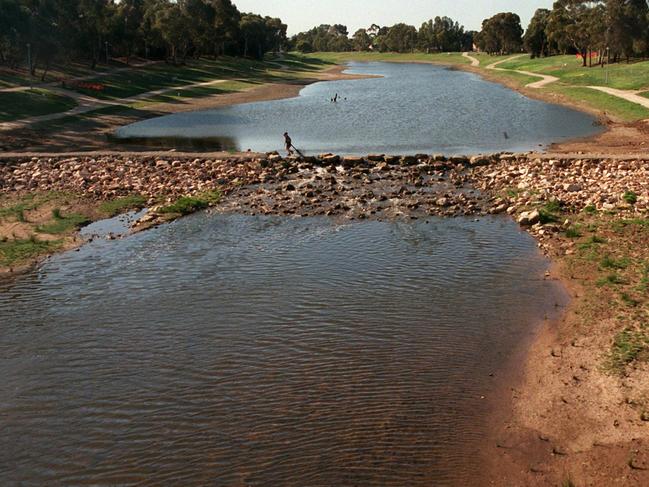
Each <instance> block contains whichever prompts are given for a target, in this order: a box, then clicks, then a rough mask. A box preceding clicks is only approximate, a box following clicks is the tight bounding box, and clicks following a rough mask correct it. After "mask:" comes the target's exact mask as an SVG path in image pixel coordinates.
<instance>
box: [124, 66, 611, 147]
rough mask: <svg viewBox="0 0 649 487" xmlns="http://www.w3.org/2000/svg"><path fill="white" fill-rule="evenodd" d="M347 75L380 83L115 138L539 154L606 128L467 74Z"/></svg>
mask: <svg viewBox="0 0 649 487" xmlns="http://www.w3.org/2000/svg"><path fill="white" fill-rule="evenodd" d="M349 72H350V73H354V74H364V75H379V76H380V77H378V78H367V79H359V80H342V81H332V82H320V83H315V84H312V85H309V86H307V87H305V88H304V89H303V90H302V91H301V92H300V95H299V96H298V97H295V98H290V99H284V100H275V101H267V102H259V103H249V104H243V105H236V106H232V107H228V108H220V109H215V110H204V111H195V112H185V113H177V114H173V115H168V116H164V117H158V118H154V119H150V120H145V121H142V122H138V123H135V124H132V125H128V126H126V127H122V128H120V129H118V130H117V132H116V134H115V135H116V137H117V138H118V139H124V140H130V141H131V142H134V143H138V144H143V143H144V144H151V145H165V146H173V147H188V148H211V149H227V150H247V149H251V150H253V151H260V152H261V151H272V150H278V149H280V148H282V142H283V137H282V134H283V133H284V132H285V131H288V132H289V133H290V134H291V136H292V137H293V142H294V144H295V145H296V147H298V148H299V149H300V150H302V151H303V152H305V153H313V154H317V153H323V152H332V153H337V154H357V155H358V154H360V155H366V154H368V153H386V154H415V153H444V154H475V153H487V152H498V151H526V150H536V149H539V148H540V147H543V146H547V145H548V144H550V143H553V142H561V141H565V140H567V139H571V138H575V137H584V136H588V135H593V134H596V133H598V132H600V131H601V128H600V127H597V126H596V124H595V119H594V118H593V117H592V116H590V115H587V114H585V113H582V112H579V111H576V110H573V109H570V108H567V107H564V106H560V105H553V104H549V103H545V102H542V101H538V100H532V99H530V98H527V97H525V96H523V95H521V94H520V93H518V92H516V91H513V90H510V89H509V88H506V87H504V86H502V85H499V84H496V83H492V82H489V81H486V80H484V79H482V78H481V77H480V76H478V75H476V74H473V73H468V72H465V71H459V70H452V69H448V68H444V67H440V66H434V65H430V64H397V63H350V65H349ZM336 94H338V96H339V100H338V102H337V103H332V102H331V99H332V98H333V97H334V96H335V95H336Z"/></svg>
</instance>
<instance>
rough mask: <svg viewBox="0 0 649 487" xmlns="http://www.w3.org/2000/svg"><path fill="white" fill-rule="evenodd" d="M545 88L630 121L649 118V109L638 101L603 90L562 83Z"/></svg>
mask: <svg viewBox="0 0 649 487" xmlns="http://www.w3.org/2000/svg"><path fill="white" fill-rule="evenodd" d="M544 90H547V91H549V92H551V93H558V94H561V95H565V96H566V97H568V98H571V99H573V100H575V101H578V102H580V103H583V104H586V105H588V106H590V107H592V108H595V109H597V110H601V111H603V112H606V113H607V114H608V115H614V116H616V117H618V118H621V119H622V120H625V121H628V122H632V121H635V120H643V119H646V118H649V109H647V108H645V107H643V106H640V105H638V104H637V103H631V102H629V101H626V100H623V99H622V98H618V97H617V96H612V95H608V94H606V93H602V92H601V91H597V90H592V89H589V88H581V87H570V86H561V85H560V84H556V85H554V84H553V85H549V86H548V87H547V88H545V89H544Z"/></svg>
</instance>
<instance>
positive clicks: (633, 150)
mask: <svg viewBox="0 0 649 487" xmlns="http://www.w3.org/2000/svg"><path fill="white" fill-rule="evenodd" d="M452 69H460V70H463V71H469V72H472V73H475V74H477V75H479V76H481V77H482V78H484V79H486V80H488V81H493V82H495V83H500V84H502V85H505V86H507V87H508V88H510V89H512V90H515V91H518V92H519V93H521V94H523V95H525V96H527V97H528V98H533V99H536V100H540V101H544V102H547V103H553V104H556V105H564V106H569V107H571V108H574V109H576V110H580V111H583V112H586V113H589V114H591V115H593V116H595V117H597V123H598V124H600V125H601V126H602V127H603V128H604V131H603V132H602V133H600V134H597V135H593V136H590V137H583V138H579V139H574V140H569V141H566V142H562V143H558V144H552V145H551V146H550V147H549V148H548V151H547V152H549V153H552V154H556V155H572V154H575V155H579V154H588V155H597V156H606V155H622V156H624V155H628V156H636V157H646V155H647V154H648V153H649V120H639V121H636V122H625V121H623V120H620V119H618V118H616V117H615V116H613V115H611V114H610V113H607V112H605V111H601V110H596V109H594V108H593V107H592V106H590V105H588V104H585V103H580V102H578V101H575V100H574V99H571V98H568V97H566V96H562V95H561V94H558V93H552V92H551V91H547V90H543V89H536V88H528V87H524V86H521V84H520V83H519V82H518V81H516V80H514V79H509V78H507V77H506V76H502V75H500V74H499V73H498V72H497V71H496V72H494V71H488V70H486V69H483V68H480V67H476V66H471V65H469V64H466V65H454V66H452ZM584 89H588V88H584Z"/></svg>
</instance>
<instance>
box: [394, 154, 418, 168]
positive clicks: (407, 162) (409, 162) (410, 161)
mask: <svg viewBox="0 0 649 487" xmlns="http://www.w3.org/2000/svg"><path fill="white" fill-rule="evenodd" d="M399 162H400V163H401V165H402V166H414V165H415V164H417V162H419V161H418V159H417V157H415V156H403V157H402V158H401V160H400V161H399Z"/></svg>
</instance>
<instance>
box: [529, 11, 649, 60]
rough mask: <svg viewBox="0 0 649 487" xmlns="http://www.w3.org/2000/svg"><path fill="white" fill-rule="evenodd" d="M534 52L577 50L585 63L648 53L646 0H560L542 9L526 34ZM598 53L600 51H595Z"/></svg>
mask: <svg viewBox="0 0 649 487" xmlns="http://www.w3.org/2000/svg"><path fill="white" fill-rule="evenodd" d="M523 43H524V47H525V49H526V50H527V51H528V52H529V53H530V54H531V55H532V56H533V57H536V56H549V55H553V54H569V53H571V54H572V53H578V54H580V55H581V58H582V60H583V64H584V66H586V63H587V62H588V64H589V65H592V64H593V59H595V63H596V64H601V63H602V62H604V60H606V62H617V61H619V60H620V59H623V58H624V59H626V60H629V59H630V58H632V57H645V56H647V55H649V5H648V2H647V1H646V0H601V1H590V2H584V1H578V0H558V1H556V2H554V5H553V7H552V10H548V9H539V10H537V11H536V13H535V14H534V17H533V18H532V21H531V22H530V26H529V27H528V29H527V32H526V33H525V36H524V38H523ZM595 53H597V54H596V55H595Z"/></svg>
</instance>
